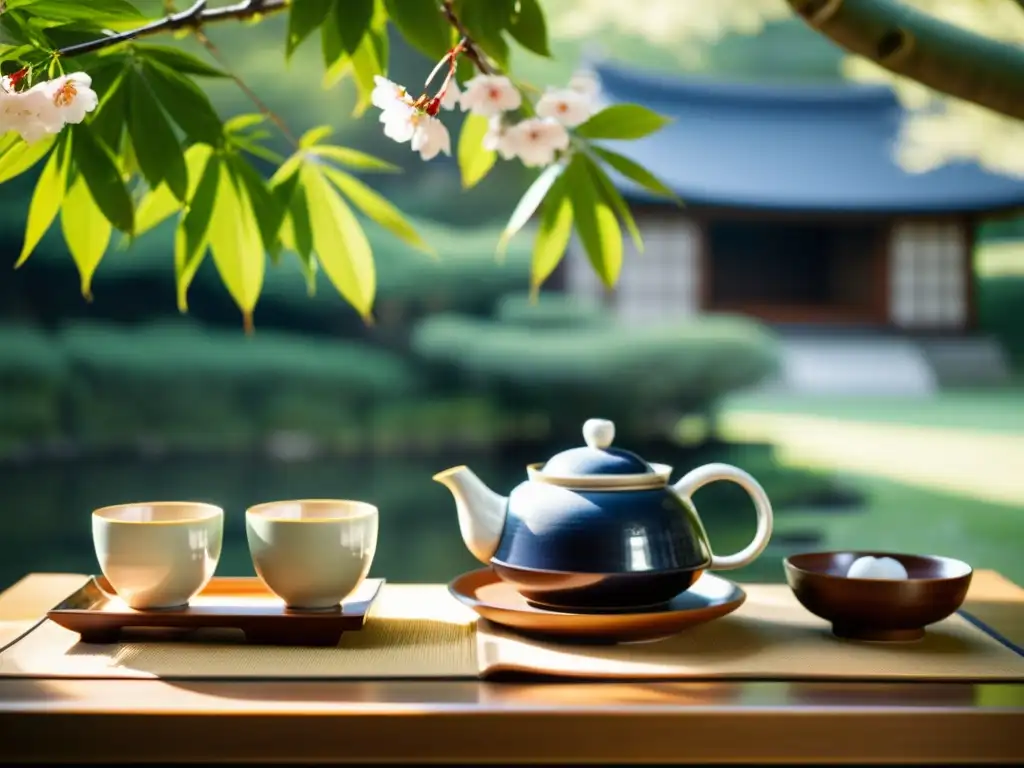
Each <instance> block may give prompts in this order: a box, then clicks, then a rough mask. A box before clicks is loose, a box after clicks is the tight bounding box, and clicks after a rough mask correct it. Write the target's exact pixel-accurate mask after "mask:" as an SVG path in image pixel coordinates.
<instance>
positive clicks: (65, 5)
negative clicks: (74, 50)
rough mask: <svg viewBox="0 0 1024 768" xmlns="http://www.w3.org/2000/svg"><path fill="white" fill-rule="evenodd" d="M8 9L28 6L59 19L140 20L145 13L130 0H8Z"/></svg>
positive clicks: (34, 10)
mask: <svg viewBox="0 0 1024 768" xmlns="http://www.w3.org/2000/svg"><path fill="white" fill-rule="evenodd" d="M5 5H6V10H8V11H13V10H16V9H18V8H27V9H28V10H29V11H31V13H32V15H33V16H41V17H43V18H47V19H56V20H59V21H89V22H99V21H139V20H141V19H143V18H144V17H143V15H142V14H141V13H140V12H139V9H138V8H136V7H135V6H134V5H132V4H131V3H130V2H128V0H88V2H80V3H74V2H68V0H7V2H6V3H5Z"/></svg>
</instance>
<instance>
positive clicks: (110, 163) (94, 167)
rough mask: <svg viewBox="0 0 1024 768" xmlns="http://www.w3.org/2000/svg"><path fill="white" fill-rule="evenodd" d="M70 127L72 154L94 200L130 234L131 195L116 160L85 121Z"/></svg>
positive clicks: (109, 218) (115, 223)
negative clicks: (72, 134) (72, 136)
mask: <svg viewBox="0 0 1024 768" xmlns="http://www.w3.org/2000/svg"><path fill="white" fill-rule="evenodd" d="M72 130H73V132H74V139H73V141H72V144H71V150H72V156H73V157H74V159H75V163H76V164H77V166H78V170H79V172H81V174H82V177H83V178H84V179H85V184H86V186H88V187H89V192H90V193H91V194H92V199H93V201H94V202H95V203H96V205H98V206H99V209H100V210H101V211H103V215H104V216H106V217H107V221H109V222H110V223H111V224H113V225H114V226H115V227H117V228H118V229H119V230H121V231H122V232H128V233H129V234H130V233H131V232H132V230H133V229H134V226H135V222H134V218H135V212H134V210H133V206H132V198H131V196H130V195H129V194H128V190H127V189H126V188H125V185H124V179H122V178H121V171H120V170H119V169H118V167H117V159H116V158H115V157H114V155H113V154H112V153H111V151H110V150H109V149H107V147H106V146H105V145H104V144H102V143H100V141H99V140H98V139H97V138H96V137H95V136H94V135H93V133H92V130H91V128H90V127H89V125H88V124H87V123H79V124H78V125H75V126H72ZM66 204H67V203H66V202H65V205H66Z"/></svg>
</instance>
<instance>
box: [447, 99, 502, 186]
mask: <svg viewBox="0 0 1024 768" xmlns="http://www.w3.org/2000/svg"><path fill="white" fill-rule="evenodd" d="M489 122H490V121H489V120H488V119H487V118H486V117H484V116H483V115H477V114H474V113H470V114H468V115H466V117H465V119H464V120H463V121H462V130H461V131H460V132H459V146H458V148H457V149H456V155H457V156H458V160H459V171H460V172H461V174H462V188H463V189H470V188H472V187H474V186H476V185H477V184H478V183H479V182H480V181H481V180H482V179H483V178H484V177H485V176H486V175H487V174H488V173H489V172H490V170H491V168H493V167H494V163H495V161H496V160H497V159H498V155H497V153H496V152H495V151H494V150H492V149H484V143H483V142H484V136H485V135H487V131H488V125H489Z"/></svg>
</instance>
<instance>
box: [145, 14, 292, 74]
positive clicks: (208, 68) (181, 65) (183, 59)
mask: <svg viewBox="0 0 1024 768" xmlns="http://www.w3.org/2000/svg"><path fill="white" fill-rule="evenodd" d="M293 7H294V6H293ZM134 48H135V52H136V55H139V56H141V57H142V58H144V59H151V60H152V61H155V62H157V63H159V64H163V65H164V66H165V67H169V68H170V69H173V70H174V71H175V72H179V73H181V74H183V75H198V76H199V77H230V75H229V74H228V73H227V72H225V71H224V70H223V69H220V68H219V67H215V66H213V65H212V64H207V63H206V62H205V61H203V60H202V59H200V58H198V57H197V56H193V55H192V54H191V53H187V52H186V51H183V50H181V49H180V48H173V47H171V46H169V45H154V44H153V43H135V45H134Z"/></svg>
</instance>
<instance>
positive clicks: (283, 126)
mask: <svg viewBox="0 0 1024 768" xmlns="http://www.w3.org/2000/svg"><path fill="white" fill-rule="evenodd" d="M196 38H197V39H198V40H199V43H200V44H201V45H202V46H203V47H204V48H205V49H206V51H207V53H209V54H210V56H212V57H213V59H214V60H215V61H216V62H217V63H218V64H220V66H221V68H222V69H223V70H224V71H225V72H227V73H228V76H229V77H230V78H231V79H232V80H234V81H235V85H237V86H238V88H239V90H241V91H242V93H244V94H245V95H246V97H247V98H248V99H249V101H251V102H252V103H253V104H254V105H255V106H256V109H258V110H259V111H260V113H261V114H262V115H263V116H264V117H266V118H267V119H268V120H270V122H272V123H273V124H274V125H276V126H277V129H278V130H279V131H281V134H282V135H283V136H284V137H285V138H286V139H287V140H288V143H289V144H291V145H292V146H293V147H298V145H299V140H298V139H296V138H295V134H294V133H292V132H291V129H289V128H288V124H287V123H285V121H284V119H283V118H282V117H281V116H280V115H278V114H277V113H276V112H275V111H274V110H272V109H271V108H270V107H268V106H267V104H266V102H265V101H263V99H261V98H260V97H259V96H258V95H257V93H256V91H254V90H253V89H252V88H250V87H249V85H248V83H246V82H245V80H243V79H242V78H241V77H240V76H239V75H238V74H236V73H235V72H234V71H233V70H232V69H231V67H229V66H228V63H227V61H226V60H225V59H224V57H223V56H221V54H220V49H219V48H217V46H215V45H214V44H213V42H212V41H211V40H210V38H208V37H207V36H206V35H205V34H203V32H202V30H196Z"/></svg>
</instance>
